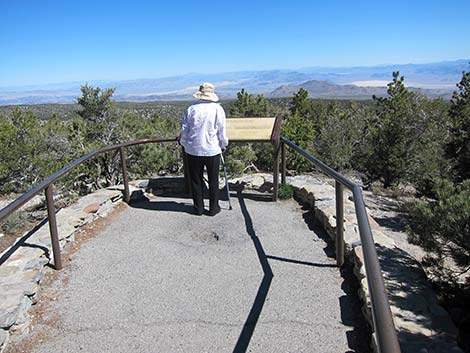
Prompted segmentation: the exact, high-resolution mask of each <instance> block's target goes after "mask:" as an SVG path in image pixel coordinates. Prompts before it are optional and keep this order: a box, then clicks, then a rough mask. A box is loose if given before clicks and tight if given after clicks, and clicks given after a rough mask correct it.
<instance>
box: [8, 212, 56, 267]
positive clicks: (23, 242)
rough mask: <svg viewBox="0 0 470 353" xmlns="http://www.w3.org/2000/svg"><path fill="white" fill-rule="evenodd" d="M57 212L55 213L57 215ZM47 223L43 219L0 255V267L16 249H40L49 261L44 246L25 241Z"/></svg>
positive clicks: (48, 255)
mask: <svg viewBox="0 0 470 353" xmlns="http://www.w3.org/2000/svg"><path fill="white" fill-rule="evenodd" d="M57 212H58V211H56V213H57ZM47 222H48V218H47V217H46V218H44V219H43V220H42V221H41V222H39V223H38V224H36V225H35V226H34V228H33V229H31V230H30V231H29V232H28V233H26V234H25V235H23V236H22V237H21V238H20V239H19V240H18V241H17V242H16V243H15V244H13V246H11V247H10V248H9V249H8V250H7V251H5V253H3V254H2V256H1V257H0V266H1V265H3V264H4V263H5V262H6V261H7V260H8V259H9V258H10V257H11V256H12V255H13V254H14V253H15V252H16V251H17V250H18V249H20V248H36V249H41V250H42V251H44V255H45V256H46V258H47V259H49V260H50V252H49V249H48V248H47V247H46V246H43V245H39V244H33V243H28V242H27V240H28V239H29V238H30V237H31V236H33V234H34V233H36V232H37V231H38V230H39V228H41V227H42V226H43V225H45V224H46V223H47Z"/></svg>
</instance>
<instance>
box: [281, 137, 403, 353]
mask: <svg viewBox="0 0 470 353" xmlns="http://www.w3.org/2000/svg"><path fill="white" fill-rule="evenodd" d="M281 142H282V143H284V144H286V145H287V146H289V147H290V148H292V149H293V150H294V151H296V152H298V153H299V154H301V155H302V156H303V157H305V158H306V159H307V160H309V161H310V162H312V163H313V164H314V165H315V166H317V167H318V168H320V169H321V170H322V171H323V172H325V173H326V174H328V175H329V176H331V177H332V178H334V179H335V180H336V182H337V183H338V182H339V183H340V184H342V185H344V186H345V187H347V188H348V189H349V190H351V191H352V193H353V199H354V206H355V210H356V217H357V223H358V226H359V235H360V237H361V243H362V249H363V253H364V266H365V268H366V275H367V276H366V277H367V283H368V286H369V292H370V298H371V305H372V317H373V322H374V327H375V332H376V334H377V345H378V349H379V351H380V352H387V353H388V352H390V353H399V352H400V345H399V343H398V337H397V332H396V330H395V325H394V323H393V318H392V312H391V310H390V305H389V304H388V298H387V292H386V290H385V285H384V280H383V277H382V272H381V270H380V263H379V259H378V257H377V250H376V248H375V243H374V238H373V236H372V231H371V228H370V224H369V219H368V218H367V212H366V208H365V204H364V198H363V196H362V190H361V188H360V187H359V186H358V185H356V184H355V183H353V182H352V181H350V180H348V179H347V178H346V177H344V176H343V175H341V174H340V173H338V172H337V171H335V170H334V169H332V168H331V167H329V166H328V165H326V164H325V163H323V162H322V161H320V160H319V159H318V158H315V157H314V156H312V155H311V154H309V153H308V152H306V151H304V150H303V149H302V148H301V147H299V146H297V145H296V144H294V143H293V142H292V141H290V140H288V139H287V138H285V137H284V136H281ZM283 158H285V155H283ZM283 165H284V166H285V162H284V161H283ZM283 173H284V170H283ZM336 187H337V189H338V185H337V186H336ZM339 189H341V188H339ZM339 195H341V197H340V199H341V201H339V200H338V190H337V204H338V202H340V203H341V213H340V214H342V192H340V193H339ZM342 218H343V217H342V216H341V217H337V224H338V223H339V219H342ZM338 228H341V227H338V226H337V229H338ZM341 233H342V229H341ZM341 241H342V237H341ZM337 242H338V238H337ZM337 256H338V254H337Z"/></svg>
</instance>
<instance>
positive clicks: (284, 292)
mask: <svg viewBox="0 0 470 353" xmlns="http://www.w3.org/2000/svg"><path fill="white" fill-rule="evenodd" d="M221 204H222V206H223V208H224V209H223V210H222V212H221V213H220V214H218V215H216V216H215V217H208V216H199V217H198V216H194V215H192V214H190V211H191V206H190V200H188V199H177V198H156V199H155V200H151V201H141V202H138V203H134V204H133V205H132V206H131V207H128V208H127V209H126V210H124V211H123V212H122V214H121V215H120V216H119V217H118V218H117V219H116V220H115V221H114V222H113V223H111V224H110V225H109V226H108V227H107V228H106V229H105V230H104V231H103V232H102V233H101V234H99V236H97V237H95V238H93V239H91V240H90V241H89V242H87V243H85V244H84V245H83V246H82V248H81V249H80V251H78V252H77V253H76V254H75V255H74V256H73V258H72V260H73V261H72V264H73V265H71V266H69V267H68V268H67V269H66V270H65V272H64V273H63V274H62V276H63V277H67V278H68V280H67V281H63V282H60V284H59V285H58V288H56V290H57V293H58V295H57V300H55V301H54V302H53V303H52V304H51V308H50V312H54V313H55V315H58V323H55V324H50V325H48V324H47V323H42V324H40V325H38V326H37V327H36V329H37V330H43V331H44V332H46V334H45V338H44V339H43V340H42V343H38V344H37V345H36V348H35V350H34V352H36V353H39V352H69V353H73V352H88V353H93V352H322V353H328V352H331V353H338V352H350V351H351V350H350V348H349V347H348V336H350V333H351V330H353V328H352V327H350V326H346V325H345V324H344V323H343V321H346V320H344V319H342V318H344V317H348V316H350V313H349V311H350V309H349V308H348V307H347V306H346V305H340V304H341V303H344V302H345V301H344V300H343V299H344V297H345V292H343V290H342V289H341V288H342V285H343V284H344V283H343V282H344V280H343V278H341V275H340V272H339V271H338V269H337V268H336V267H335V266H334V265H335V262H334V259H332V258H328V257H327V256H326V254H325V248H326V243H325V242H324V241H323V240H322V239H320V238H319V237H318V236H317V235H316V234H315V233H314V232H312V231H311V230H310V229H309V226H308V225H307V224H306V222H305V221H304V219H303V217H302V215H303V213H304V212H305V211H302V210H301V209H300V207H299V205H298V204H297V203H296V202H294V201H282V202H278V203H273V202H262V201H254V200H251V199H248V198H245V197H243V198H242V197H240V198H239V199H237V198H233V199H232V204H233V210H232V211H229V210H227V209H226V202H223V201H222V202H221ZM343 287H344V285H343ZM348 324H350V322H348ZM348 331H349V332H348Z"/></svg>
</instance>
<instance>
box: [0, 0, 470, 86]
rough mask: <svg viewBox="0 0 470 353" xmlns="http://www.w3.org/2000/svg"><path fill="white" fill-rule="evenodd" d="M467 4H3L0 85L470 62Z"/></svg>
mask: <svg viewBox="0 0 470 353" xmlns="http://www.w3.org/2000/svg"><path fill="white" fill-rule="evenodd" d="M469 13H470V1H468V0H447V1H432V0H428V1H411V0H408V1H402V0H395V1H380V0H379V1H377V0H375V1H359V0H356V1H351V0H350V1H335V0H332V1H314V0H311V1H307V0H306V1H298V0H289V1H275V0H271V1H267V0H263V1H255V0H251V1H245V0H237V1H223V0H220V1H181V0H177V1H132V2H131V1H118V0H114V1H99V0H93V1H89V0H80V1H74V0H70V1H67V0H61V1H50V0H41V1H38V0H29V1H27V0H0V87H5V86H16V85H27V84H45V83H53V82H67V81H81V82H83V81H91V80H100V79H102V80H117V79H134V78H156V77H163V76H172V75H178V74H184V73H189V72H199V73H214V72H225V71H240V70H264V69H266V70H268V69H296V68H301V67H308V66H366V65H378V64H388V63H394V64H399V63H423V62H433V61H442V60H454V59H465V58H469V57H470V39H469V38H470V21H468V14H469Z"/></svg>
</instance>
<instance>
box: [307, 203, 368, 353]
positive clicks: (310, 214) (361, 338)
mask: <svg viewBox="0 0 470 353" xmlns="http://www.w3.org/2000/svg"><path fill="white" fill-rule="evenodd" d="M302 210H303V211H304V213H303V215H302V217H303V219H304V221H305V223H306V224H307V226H308V228H309V229H310V230H311V231H312V232H313V233H314V234H315V235H317V236H318V238H319V239H321V240H323V241H324V242H325V247H324V248H323V251H324V252H325V254H326V256H328V257H329V258H334V259H336V247H335V242H334V241H333V240H332V239H331V237H330V236H329V235H328V234H327V233H326V231H325V230H324V229H323V227H322V225H321V224H320V223H319V222H318V221H317V219H316V217H315V211H314V210H312V209H311V208H310V207H309V206H307V205H302ZM334 267H336V266H334ZM353 268H354V264H352V263H351V262H350V260H349V257H348V256H345V263H344V264H343V266H342V267H341V269H340V272H341V277H342V278H343V283H342V284H341V289H342V290H343V291H344V293H345V295H343V296H341V297H340V298H339V305H340V309H341V321H342V323H343V324H344V325H345V326H348V327H352V330H350V331H347V332H346V337H347V340H348V346H349V348H350V350H348V351H347V352H346V353H353V352H355V353H371V352H372V350H371V341H370V337H371V334H372V330H371V327H370V325H369V323H368V322H367V320H366V319H365V317H364V315H363V313H362V306H363V303H362V301H361V300H360V298H359V296H358V294H357V293H358V290H359V281H358V280H357V278H356V276H355V275H354V273H353Z"/></svg>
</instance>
